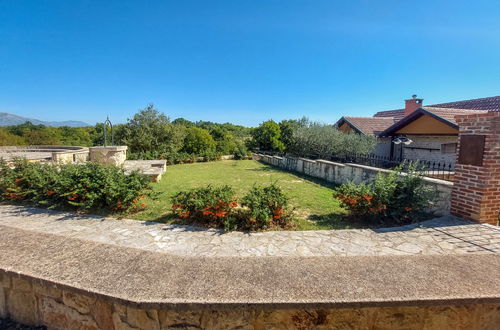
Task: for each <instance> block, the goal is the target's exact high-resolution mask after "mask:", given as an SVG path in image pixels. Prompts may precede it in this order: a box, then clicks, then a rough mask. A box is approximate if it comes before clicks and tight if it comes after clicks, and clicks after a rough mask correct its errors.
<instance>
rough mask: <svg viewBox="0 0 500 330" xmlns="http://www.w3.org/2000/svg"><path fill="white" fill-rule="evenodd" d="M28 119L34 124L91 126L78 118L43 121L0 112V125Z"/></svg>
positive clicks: (11, 124) (8, 124)
mask: <svg viewBox="0 0 500 330" xmlns="http://www.w3.org/2000/svg"><path fill="white" fill-rule="evenodd" d="M27 121H29V122H30V123H32V124H34V125H45V126H52V127H61V126H70V127H83V126H92V125H90V124H88V123H86V122H83V121H78V120H65V121H44V120H39V119H34V118H28V117H23V116H18V115H14V114H12V113H8V112H0V126H14V125H20V124H24V123H25V122H27Z"/></svg>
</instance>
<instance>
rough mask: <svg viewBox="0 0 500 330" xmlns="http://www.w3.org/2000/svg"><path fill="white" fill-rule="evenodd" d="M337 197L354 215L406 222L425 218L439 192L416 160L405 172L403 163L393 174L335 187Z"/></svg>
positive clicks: (375, 220)
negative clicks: (425, 176)
mask: <svg viewBox="0 0 500 330" xmlns="http://www.w3.org/2000/svg"><path fill="white" fill-rule="evenodd" d="M334 197H335V198H337V199H339V200H340V202H341V205H342V206H344V207H345V208H347V209H348V210H349V211H350V214H351V216H353V217H356V218H364V219H367V220H368V221H371V222H379V223H385V224H387V223H390V224H396V225H403V224H408V223H412V222H415V221H417V220H419V219H421V218H422V216H424V215H425V214H426V213H428V212H429V210H430V207H432V206H433V205H434V200H435V199H436V198H437V197H438V196H437V192H436V190H435V189H433V188H432V187H430V186H428V185H426V184H425V182H424V180H423V179H422V176H421V174H420V173H419V172H418V171H417V169H416V164H410V165H409V166H408V169H407V171H406V172H405V173H403V171H402V166H400V167H398V168H396V169H395V171H393V172H391V173H389V174H385V175H384V174H380V173H379V174H378V175H377V177H376V179H375V181H374V182H373V183H372V184H369V185H367V184H358V185H357V184H354V183H347V184H343V185H341V186H340V187H339V188H337V189H335V192H334Z"/></svg>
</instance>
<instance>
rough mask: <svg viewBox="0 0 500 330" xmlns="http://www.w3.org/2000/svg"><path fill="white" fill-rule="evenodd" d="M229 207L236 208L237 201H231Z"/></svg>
mask: <svg viewBox="0 0 500 330" xmlns="http://www.w3.org/2000/svg"><path fill="white" fill-rule="evenodd" d="M229 206H231V207H236V206H238V202H237V201H233V202H231V203H229Z"/></svg>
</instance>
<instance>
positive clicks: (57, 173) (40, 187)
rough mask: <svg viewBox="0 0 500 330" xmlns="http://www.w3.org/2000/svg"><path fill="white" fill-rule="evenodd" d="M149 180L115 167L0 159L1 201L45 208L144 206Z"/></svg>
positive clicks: (122, 208)
mask: <svg viewBox="0 0 500 330" xmlns="http://www.w3.org/2000/svg"><path fill="white" fill-rule="evenodd" d="M149 189H150V183H149V179H148V178H147V177H146V176H144V175H142V174H139V173H131V174H130V175H126V174H125V173H124V171H123V169H121V168H118V167H115V166H102V165H98V164H94V163H86V164H78V165H76V164H64V165H57V166H56V165H52V164H42V163H29V162H27V161H26V160H17V161H15V162H14V164H13V167H10V166H8V165H7V164H6V163H5V162H4V161H2V160H0V200H6V201H13V200H15V201H21V202H25V203H29V204H34V205H37V206H45V207H48V208H55V207H71V208H75V209H97V208H99V209H107V210H113V211H123V210H127V209H138V208H139V209H140V208H144V207H146V205H145V204H144V203H143V204H141V205H139V204H138V203H139V200H140V199H141V198H144V197H145V196H146V195H147V194H149Z"/></svg>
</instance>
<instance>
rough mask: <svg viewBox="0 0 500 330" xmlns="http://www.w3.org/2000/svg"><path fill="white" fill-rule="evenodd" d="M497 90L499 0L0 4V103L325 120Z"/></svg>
mask: <svg viewBox="0 0 500 330" xmlns="http://www.w3.org/2000/svg"><path fill="white" fill-rule="evenodd" d="M414 93H416V94H418V95H419V96H421V97H423V98H424V104H425V103H426V104H431V103H438V102H447V101H456V100H463V99H468V98H476V97H486V96H494V95H500V1H498V0H490V1H482V0H475V1H463V0H454V1H439V0H438V1H401V0H395V1H368V0H366V1H354V0H352V1H348V0H346V1H333V0H330V1H316V0H304V1H294V0H287V1H285V0H283V1H274V0H248V1H247V0H228V1H223V0H217V1H206V0H199V1H191V0H180V1H166V0H164V1H139V0H137V1H127V0H120V1H111V0H106V1H83V0H80V1H78V0H70V1H68V0H61V1H51V0H47V1H41V0H39V1H37V0H27V1H23V0H0V111H5V112H11V113H15V114H19V115H23V116H29V117H35V118H38V119H43V120H68V119H73V120H82V121H86V122H89V123H92V124H93V123H95V122H96V121H103V120H104V119H105V118H106V115H107V114H109V115H110V117H111V119H112V120H113V121H114V122H124V121H125V120H126V118H127V117H130V116H131V115H132V114H133V113H135V112H136V111H137V109H139V108H143V107H144V106H146V105H147V104H148V103H154V104H155V105H156V106H157V108H158V109H160V110H161V111H163V112H165V113H166V114H167V115H169V116H170V117H171V118H172V119H173V118H176V117H185V118H187V119H189V120H211V121H217V122H226V121H229V122H234V123H238V124H244V125H256V124H258V123H259V122H261V121H263V120H267V119H269V118H273V119H275V120H281V119H284V118H298V117H301V116H303V115H306V116H308V117H310V118H311V119H316V120H321V121H324V122H330V123H331V122H335V121H336V120H337V119H338V118H339V117H340V116H342V115H355V116H356V115H357V116H369V115H372V114H373V113H374V112H376V111H378V110H387V109H394V108H400V107H401V106H402V105H403V99H404V98H407V97H409V96H410V95H411V94H414Z"/></svg>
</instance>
